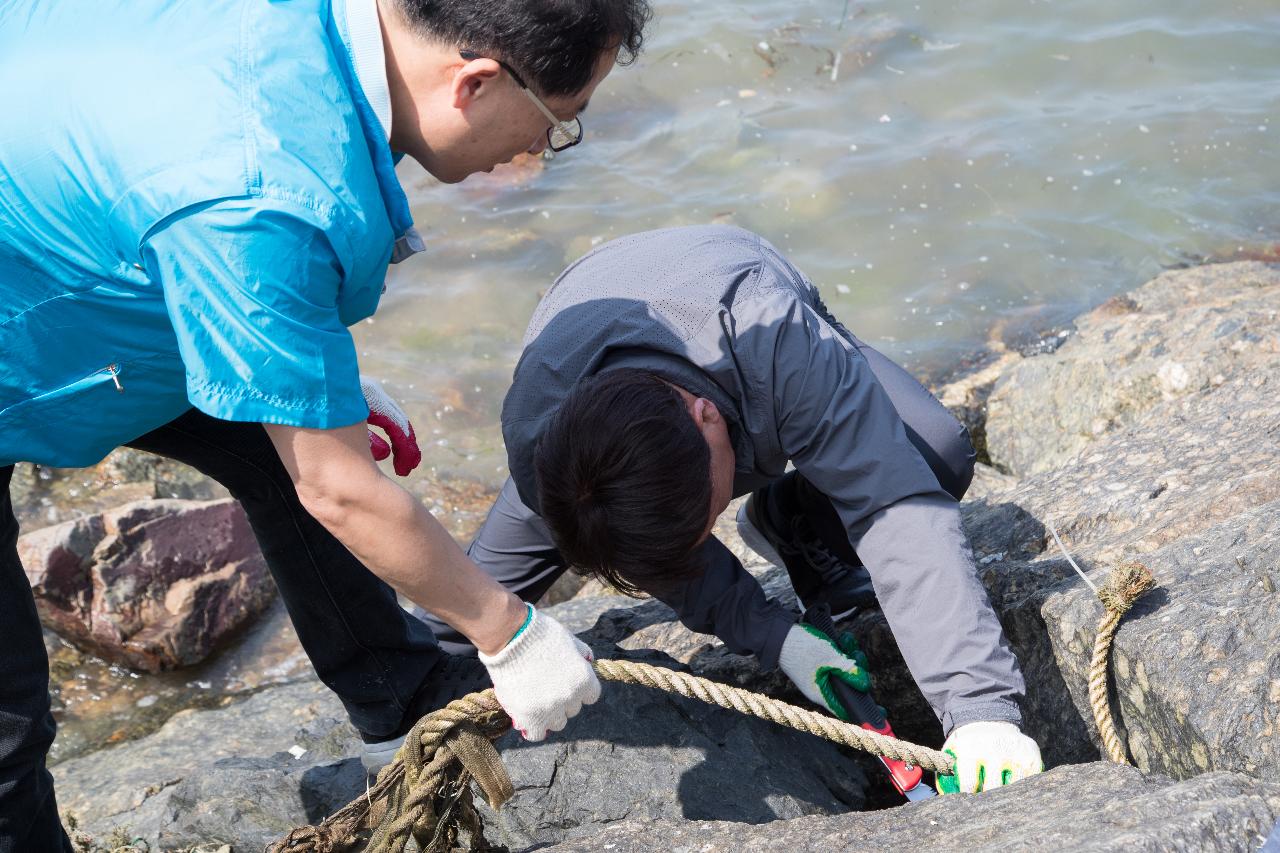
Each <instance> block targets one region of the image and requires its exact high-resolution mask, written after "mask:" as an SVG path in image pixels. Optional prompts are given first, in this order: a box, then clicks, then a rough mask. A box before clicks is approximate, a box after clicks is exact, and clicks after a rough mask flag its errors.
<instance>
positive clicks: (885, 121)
mask: <svg viewBox="0 0 1280 853" xmlns="http://www.w3.org/2000/svg"><path fill="white" fill-rule="evenodd" d="M891 121H893V119H891V118H889V116H888V115H887V114H886V115H882V116H880V123H881V124H888V123H889V122H891Z"/></svg>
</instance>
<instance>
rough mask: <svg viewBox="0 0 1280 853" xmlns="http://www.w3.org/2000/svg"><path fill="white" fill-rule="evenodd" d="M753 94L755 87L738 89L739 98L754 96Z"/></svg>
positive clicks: (754, 93)
mask: <svg viewBox="0 0 1280 853" xmlns="http://www.w3.org/2000/svg"><path fill="white" fill-rule="evenodd" d="M755 96H756V90H755V89H739V90H738V97H739V98H754V97H755Z"/></svg>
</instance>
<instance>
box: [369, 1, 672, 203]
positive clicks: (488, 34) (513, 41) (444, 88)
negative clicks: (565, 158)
mask: <svg viewBox="0 0 1280 853" xmlns="http://www.w3.org/2000/svg"><path fill="white" fill-rule="evenodd" d="M379 10H380V12H381V18H382V30H383V42H384V45H385V47H386V54H387V56H386V59H387V78H388V84H389V86H390V90H391V108H392V109H391V115H392V120H391V124H392V128H391V146H392V148H394V149H395V150H397V151H402V152H404V153H406V154H409V155H410V156H412V157H413V158H414V159H415V160H417V161H418V162H420V163H421V164H422V165H423V166H424V167H425V168H426V169H427V171H429V172H430V173H431V174H433V175H434V176H435V177H437V178H439V179H440V180H441V181H444V182H446V183H454V182H456V181H460V180H462V179H463V178H465V177H466V176H467V175H470V174H473V173H475V172H483V171H488V170H490V169H492V168H493V167H494V166H496V165H498V164H500V163H506V162H507V161H509V160H511V159H512V158H513V157H515V156H516V155H517V154H520V153H521V152H524V151H529V152H532V153H535V154H536V153H538V152H540V151H542V150H543V149H544V148H546V147H547V146H548V145H550V146H551V147H552V148H555V149H561V148H565V147H570V146H571V145H574V144H576V143H577V142H578V141H580V140H581V132H582V127H581V120H580V118H579V116H580V115H581V113H582V112H583V111H584V110H585V109H586V107H587V101H589V100H590V98H591V94H592V93H593V92H594V91H595V88H596V86H597V85H599V83H600V81H601V80H603V79H604V78H605V76H606V75H607V74H608V73H609V71H610V69H611V68H612V67H613V66H614V64H615V63H619V64H626V63H629V62H631V61H632V60H633V59H634V58H635V57H636V55H637V54H638V53H639V52H640V48H641V44H642V42H643V36H644V27H645V24H646V23H647V22H648V21H649V18H650V17H651V15H652V12H651V10H650V8H649V4H648V2H647V0H380V2H379Z"/></svg>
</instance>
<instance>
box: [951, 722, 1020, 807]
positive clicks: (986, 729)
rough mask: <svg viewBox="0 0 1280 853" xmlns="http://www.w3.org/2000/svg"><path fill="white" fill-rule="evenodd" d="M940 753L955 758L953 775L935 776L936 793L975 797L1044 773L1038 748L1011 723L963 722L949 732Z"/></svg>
mask: <svg viewBox="0 0 1280 853" xmlns="http://www.w3.org/2000/svg"><path fill="white" fill-rule="evenodd" d="M942 751H943V752H945V753H948V754H949V755H950V756H951V757H952V758H954V759H955V765H956V767H955V769H956V773H955V775H954V776H941V775H939V776H938V793H940V794H956V793H961V792H963V793H966V794H976V793H978V792H979V791H989V790H991V789H992V788H999V787H1001V786H1003V785H1011V784H1013V783H1014V782H1017V781H1018V780H1019V779H1025V778H1026V777H1028V776H1034V775H1035V774H1037V773H1039V772H1041V771H1042V770H1044V762H1043V761H1042V760H1041V759H1040V747H1038V746H1036V742H1035V741H1033V740H1032V739H1031V738H1029V737H1027V736H1026V735H1024V734H1023V733H1022V731H1021V730H1020V729H1019V728H1018V727H1017V726H1015V725H1014V724H1013V723H997V722H984V723H967V724H965V725H963V726H960V727H959V728H958V729H956V730H955V731H953V732H952V733H951V737H949V738H947V742H946V743H944V744H943V745H942Z"/></svg>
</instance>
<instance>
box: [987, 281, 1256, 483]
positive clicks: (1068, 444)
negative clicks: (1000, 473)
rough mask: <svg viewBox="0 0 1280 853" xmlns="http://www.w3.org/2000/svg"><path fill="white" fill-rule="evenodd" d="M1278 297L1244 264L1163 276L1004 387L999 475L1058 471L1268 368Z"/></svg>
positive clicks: (996, 398)
mask: <svg viewBox="0 0 1280 853" xmlns="http://www.w3.org/2000/svg"><path fill="white" fill-rule="evenodd" d="M1278 294H1280V268H1278V267H1276V266H1275V265H1267V264H1262V263H1256V262H1248V263H1234V264H1220V265H1210V266H1203V267H1196V268H1194V269H1187V270H1177V271H1173V272H1167V273H1164V274H1163V275H1161V276H1159V277H1158V278H1156V279H1154V280H1153V281H1151V282H1150V283H1148V284H1146V285H1144V286H1143V287H1141V288H1139V289H1138V290H1136V291H1134V292H1132V293H1130V294H1127V295H1125V296H1119V297H1115V298H1113V299H1111V300H1108V301H1107V302H1106V303H1104V304H1103V305H1101V306H1099V307H1098V308H1096V309H1095V310H1093V311H1091V312H1089V313H1088V314H1085V315H1084V316H1083V317H1080V318H1079V319H1077V321H1076V326H1077V328H1078V330H1079V331H1078V334H1076V335H1073V336H1072V337H1071V338H1070V339H1069V340H1068V341H1067V342H1066V343H1065V344H1063V345H1062V347H1061V348H1059V349H1058V350H1057V351H1056V352H1054V353H1053V354H1052V355H1051V356H1041V357H1036V358H1028V359H1026V360H1024V361H1022V362H1020V363H1018V364H1016V365H1014V366H1013V367H1011V368H1010V369H1009V370H1008V371H1007V372H1006V373H1004V374H1003V375H1002V376H1001V378H1000V379H999V381H998V382H996V384H995V387H994V388H993V389H992V391H991V393H990V396H989V397H988V399H987V400H986V405H987V419H986V423H985V431H984V433H985V440H986V447H987V452H988V453H989V455H990V459H991V462H992V464H994V465H996V466H997V467H999V468H1001V469H1003V470H1005V471H1008V472H1010V473H1013V474H1017V475H1019V476H1023V475H1026V474H1035V473H1040V472H1044V471H1051V470H1053V469H1055V468H1058V467H1059V466H1060V465H1062V464H1064V463H1065V462H1067V461H1068V460H1069V459H1071V458H1072V457H1074V456H1076V455H1077V454H1078V453H1080V452H1081V451H1083V450H1084V449H1085V448H1087V447H1089V446H1090V445H1091V444H1093V443H1094V442H1095V441H1097V440H1098V439H1099V438H1100V437H1102V436H1105V435H1107V434H1109V433H1112V432H1115V431H1116V430H1118V429H1121V428H1123V427H1124V426H1126V425H1128V424H1131V423H1134V422H1135V421H1136V420H1137V419H1138V418H1139V417H1140V416H1141V415H1142V414H1143V413H1144V412H1147V411H1149V410H1150V409H1152V408H1153V407H1155V406H1157V405H1158V404H1160V403H1161V402H1167V401H1170V400H1175V399H1177V398H1180V397H1183V396H1186V395H1188V394H1196V393H1198V392H1201V391H1203V390H1206V389H1209V388H1213V387H1215V386H1217V385H1219V384H1221V382H1222V381H1223V378H1224V377H1225V376H1227V375H1229V374H1232V373H1235V374H1240V373H1243V372H1245V371H1249V370H1254V369H1259V368H1261V367H1262V366H1263V365H1266V364H1270V363H1271V362H1272V361H1274V358H1275V353H1276V340H1277V334H1280V315H1278V314H1277V310H1276V309H1277V307H1278V306H1280V296H1278ZM1205 438H1206V439H1208V438H1209V436H1208V435H1206V436H1205Z"/></svg>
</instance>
